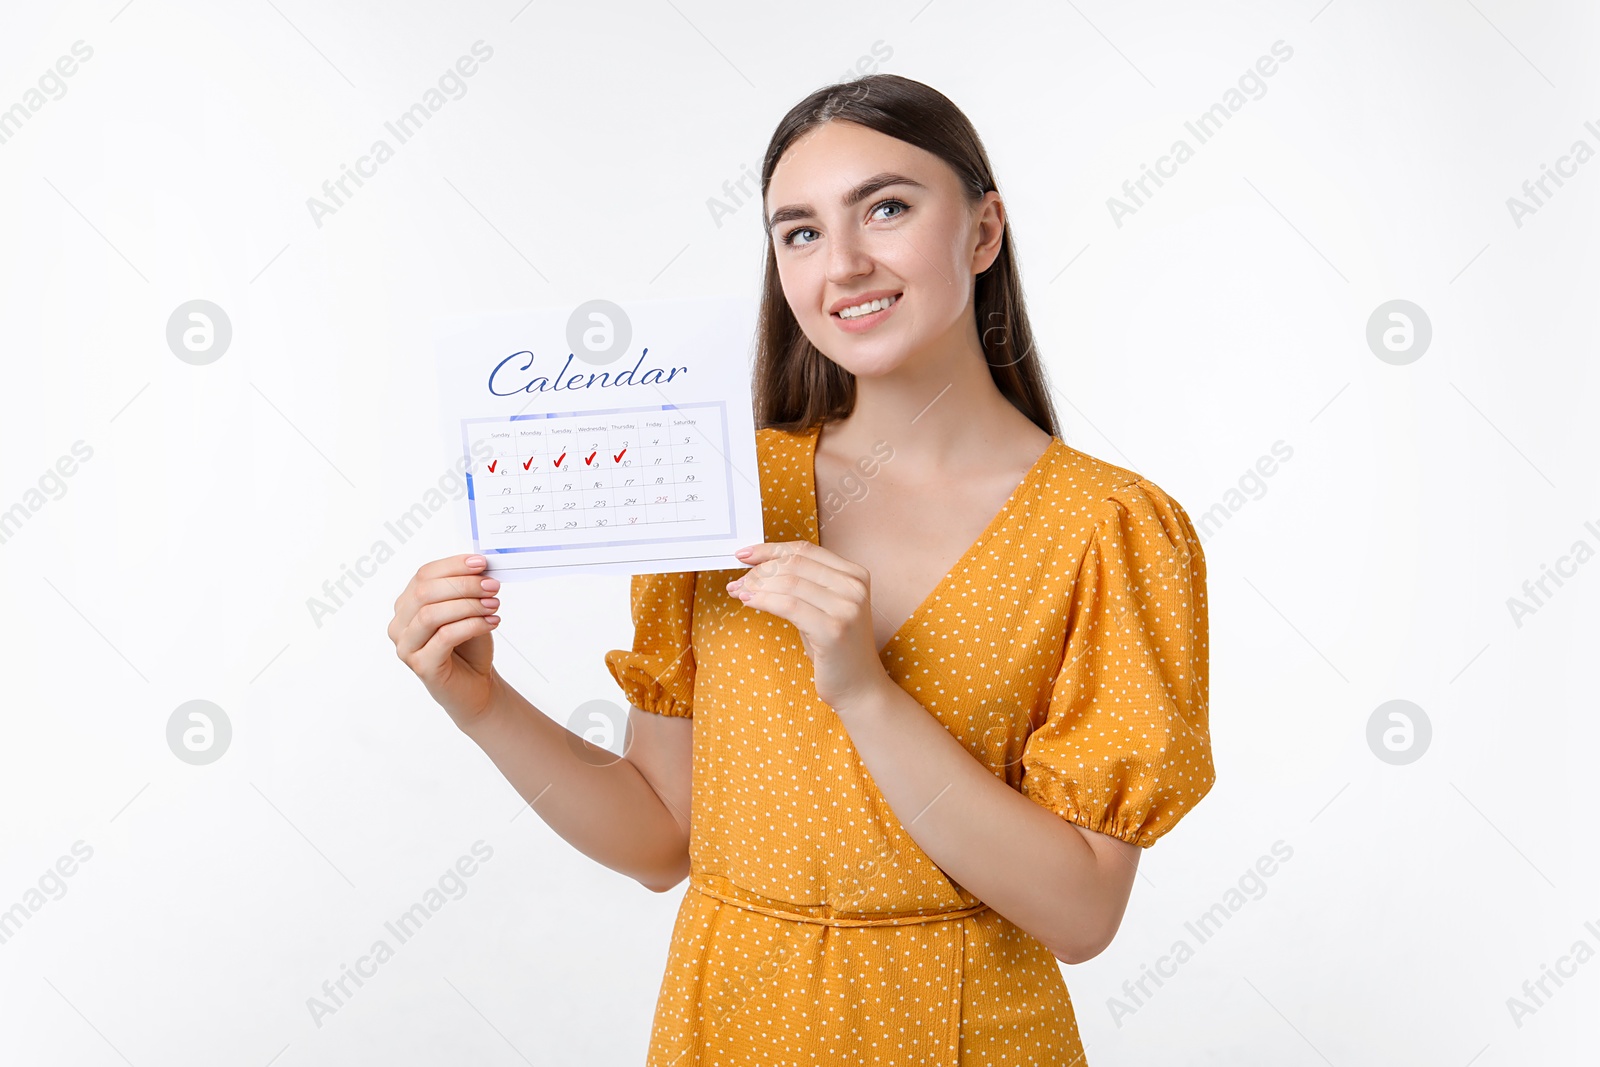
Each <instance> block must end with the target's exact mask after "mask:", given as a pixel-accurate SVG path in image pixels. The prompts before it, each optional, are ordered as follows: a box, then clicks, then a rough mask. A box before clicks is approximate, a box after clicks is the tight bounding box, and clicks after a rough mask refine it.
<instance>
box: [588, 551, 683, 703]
mask: <svg viewBox="0 0 1600 1067" xmlns="http://www.w3.org/2000/svg"><path fill="white" fill-rule="evenodd" d="M696 573H697V572H695V571H678V572H674V573H671V574H635V575H634V576H633V579H632V582H631V584H630V587H629V599H630V602H631V604H632V613H633V649H632V650H631V651H629V650H627V649H621V648H615V649H612V650H611V651H610V652H607V653H606V669H607V670H609V671H610V672H611V677H613V678H615V679H616V680H617V684H618V685H619V686H621V687H622V692H623V694H624V695H625V696H626V697H627V698H628V702H629V703H630V704H632V705H634V706H635V707H638V708H642V709H643V710H645V711H651V712H655V713H656V714H658V715H677V716H681V717H683V718H691V717H692V715H693V697H694V646H693V644H692V642H691V637H692V634H693V624H694V584H695V575H696Z"/></svg>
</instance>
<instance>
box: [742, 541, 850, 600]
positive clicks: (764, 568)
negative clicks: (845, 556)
mask: <svg viewBox="0 0 1600 1067" xmlns="http://www.w3.org/2000/svg"><path fill="white" fill-rule="evenodd" d="M791 578H792V579H800V580H803V581H806V582H810V583H811V584H813V585H816V586H818V587H820V588H822V589H827V590H830V591H832V592H834V593H836V594H838V595H839V596H841V597H843V598H845V599H847V600H848V601H849V602H851V603H860V602H864V601H865V600H866V597H867V583H866V582H865V581H862V580H861V579H859V578H857V577H855V576H854V575H851V574H848V573H846V572H844V571H841V570H839V569H837V568H835V567H832V566H830V565H828V563H827V562H826V561H824V560H821V559H817V558H815V557H813V556H810V555H807V554H805V553H804V552H795V553H792V554H790V555H786V556H780V557H778V558H776V559H769V560H767V561H765V562H764V563H761V564H759V565H757V566H755V567H752V568H751V569H750V570H749V571H746V572H745V573H744V574H743V575H741V576H740V577H739V578H738V579H737V580H738V581H739V583H740V588H742V589H749V590H751V591H755V590H757V589H772V590H776V591H778V592H794V591H795V588H794V586H793V584H792V583H789V582H786V581H785V579H791Z"/></svg>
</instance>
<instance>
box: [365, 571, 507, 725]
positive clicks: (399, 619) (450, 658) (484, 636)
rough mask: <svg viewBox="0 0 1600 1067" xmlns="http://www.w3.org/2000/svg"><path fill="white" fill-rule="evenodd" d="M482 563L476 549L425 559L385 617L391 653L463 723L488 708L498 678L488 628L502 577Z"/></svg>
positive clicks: (493, 620)
mask: <svg viewBox="0 0 1600 1067" xmlns="http://www.w3.org/2000/svg"><path fill="white" fill-rule="evenodd" d="M486 566H487V564H486V562H485V560H484V558H483V557H482V556H477V555H461V556H446V557H445V558H444V559H436V560H434V561H433V562H431V563H425V564H423V565H422V566H421V567H419V568H418V569H417V573H416V574H415V575H414V576H413V577H412V579H411V581H410V582H408V583H406V587H405V590H404V591H403V592H401V594H400V597H399V599H397V600H396V601H395V602H394V618H393V619H392V620H391V621H390V622H389V631H388V632H389V640H391V641H393V642H394V648H395V653H396V654H397V655H398V656H399V657H400V659H401V661H403V662H404V663H405V665H406V666H407V667H410V668H411V670H412V671H413V672H414V673H415V674H416V676H417V677H418V678H421V679H422V684H423V685H425V686H427V688H428V692H429V693H430V694H431V695H432V696H433V699H434V700H436V701H438V702H439V705H440V706H441V707H442V708H444V710H445V711H447V712H449V713H450V718H452V719H454V720H455V724H456V725H457V726H458V727H460V728H462V729H466V728H467V727H469V726H472V725H473V724H475V723H477V722H478V721H480V720H481V719H482V718H483V717H484V716H485V715H487V714H488V713H489V711H490V708H491V706H492V700H493V696H494V691H495V685H496V683H497V681H498V676H497V675H496V674H495V671H494V638H493V637H491V636H490V634H491V633H493V631H494V628H495V627H496V626H497V625H499V623H500V616H498V615H495V614H494V611H495V609H497V608H498V607H499V606H500V601H499V600H498V599H497V598H496V597H495V595H494V594H495V593H497V592H498V591H499V589H500V582H499V579H496V578H489V577H485V576H484V575H483V570H484V568H485V567H486Z"/></svg>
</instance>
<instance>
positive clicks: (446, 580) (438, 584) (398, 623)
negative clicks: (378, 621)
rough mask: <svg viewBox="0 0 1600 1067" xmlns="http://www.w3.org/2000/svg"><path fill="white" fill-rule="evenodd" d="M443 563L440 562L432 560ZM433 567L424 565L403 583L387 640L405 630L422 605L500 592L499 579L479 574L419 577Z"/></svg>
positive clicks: (487, 595) (489, 595) (488, 595)
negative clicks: (408, 621) (407, 621)
mask: <svg viewBox="0 0 1600 1067" xmlns="http://www.w3.org/2000/svg"><path fill="white" fill-rule="evenodd" d="M434 562H435V563H442V562H444V561H443V560H435V561H434ZM431 566H433V564H427V565H425V566H424V567H423V568H422V570H419V571H417V576H416V577H413V578H412V579H411V581H410V582H408V583H407V584H406V587H405V589H404V590H402V591H401V593H400V596H399V597H397V598H396V599H395V602H394V619H393V620H392V621H391V622H390V624H389V638H390V640H394V639H395V637H396V636H397V635H398V634H399V632H400V630H401V629H403V628H404V625H405V621H406V620H408V619H410V618H411V617H412V616H414V615H416V613H417V612H418V611H419V610H420V609H421V608H422V607H423V605H425V604H437V603H439V602H440V601H444V600H453V599H456V598H458V597H477V598H484V597H493V596H494V595H495V594H496V593H498V592H499V591H500V580H499V579H498V578H490V577H488V576H486V575H484V574H482V573H481V572H480V573H468V574H449V575H443V576H439V577H434V578H422V577H421V575H422V573H423V571H424V570H427V569H428V568H429V567H431Z"/></svg>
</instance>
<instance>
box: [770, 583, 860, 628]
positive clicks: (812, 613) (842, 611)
mask: <svg viewBox="0 0 1600 1067" xmlns="http://www.w3.org/2000/svg"><path fill="white" fill-rule="evenodd" d="M744 602H745V604H746V606H748V607H752V608H755V609H756V610H758V611H765V612H768V613H770V614H772V615H776V616H778V618H780V619H787V620H788V621H789V622H791V623H793V624H794V625H795V627H796V628H797V629H798V630H800V632H801V633H804V634H809V635H812V636H814V637H816V638H821V639H824V640H830V639H835V638H837V637H839V636H840V635H841V634H842V633H843V632H844V622H845V619H847V618H848V617H849V611H848V604H847V603H846V602H845V601H844V600H843V599H841V598H840V597H839V595H838V594H836V593H834V592H832V591H831V590H827V589H823V588H822V587H821V586H817V585H813V584H811V583H809V582H804V583H801V584H800V585H798V586H797V587H796V589H795V591H794V592H780V591H778V590H774V589H760V590H756V591H754V592H752V593H751V594H750V596H749V597H748V598H746V599H745V601H744Z"/></svg>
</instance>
